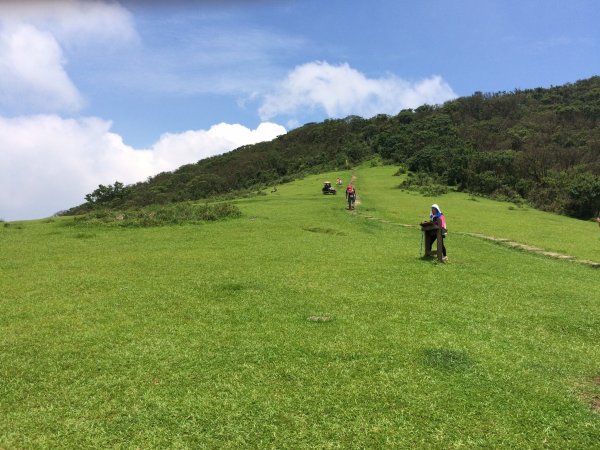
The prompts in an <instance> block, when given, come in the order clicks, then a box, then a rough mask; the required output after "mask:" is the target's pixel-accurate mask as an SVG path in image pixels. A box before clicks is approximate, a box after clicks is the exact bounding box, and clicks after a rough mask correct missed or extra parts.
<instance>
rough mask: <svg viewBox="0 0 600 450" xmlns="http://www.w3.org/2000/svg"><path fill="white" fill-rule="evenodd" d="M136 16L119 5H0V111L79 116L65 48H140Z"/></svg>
mask: <svg viewBox="0 0 600 450" xmlns="http://www.w3.org/2000/svg"><path fill="white" fill-rule="evenodd" d="M136 39H137V34H136V32H135V28H134V25H133V21H132V18H131V16H130V14H129V13H128V12H127V11H126V10H125V9H124V8H123V7H121V6H119V5H118V4H116V3H104V2H89V1H74V0H55V1H26V2H22V1H20V2H17V1H5V2H2V3H0V107H2V108H3V109H4V110H6V111H8V112H13V113H14V112H16V113H22V112H25V111H35V112H38V113H39V112H55V111H68V112H73V111H77V110H79V109H80V108H81V107H82V106H83V103H84V101H83V97H82V95H81V93H80V92H79V91H78V89H77V87H76V86H75V84H74V83H73V82H72V80H71V79H70V78H69V75H68V74H67V72H66V70H65V66H66V64H67V58H66V57H65V52H64V50H65V48H69V47H77V46H81V45H89V44H90V43H92V42H93V43H96V44H98V43H102V44H106V43H108V42H114V43H115V45H122V43H123V42H134V41H136Z"/></svg>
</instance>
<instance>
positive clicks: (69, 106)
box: [0, 25, 83, 111]
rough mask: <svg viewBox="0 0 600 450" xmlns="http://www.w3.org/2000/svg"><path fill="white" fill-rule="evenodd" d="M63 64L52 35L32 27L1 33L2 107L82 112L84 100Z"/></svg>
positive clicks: (0, 87)
mask: <svg viewBox="0 0 600 450" xmlns="http://www.w3.org/2000/svg"><path fill="white" fill-rule="evenodd" d="M64 64H65V59H64V57H63V53H62V50H61V48H60V46H59V45H58V43H57V42H56V40H55V39H54V37H53V36H52V35H51V34H49V33H46V32H42V31H40V30H38V29H36V28H34V27H32V26H30V25H21V26H19V27H16V28H14V29H12V30H10V31H3V32H0V104H1V105H4V106H5V107H8V108H9V109H16V110H19V109H21V108H27V107H34V108H36V109H38V110H40V109H41V110H43V111H56V110H68V111H73V110H77V109H79V108H80V107H81V105H82V103H83V100H82V97H81V95H80V93H79V91H78V90H77V88H76V87H75V85H74V84H73V83H72V82H71V80H70V79H69V76H68V75H67V73H66V72H65V70H64Z"/></svg>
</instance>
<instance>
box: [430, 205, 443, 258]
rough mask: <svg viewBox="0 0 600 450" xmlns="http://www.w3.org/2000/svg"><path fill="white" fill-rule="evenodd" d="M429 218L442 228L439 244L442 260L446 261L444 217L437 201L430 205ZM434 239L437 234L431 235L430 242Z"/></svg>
mask: <svg viewBox="0 0 600 450" xmlns="http://www.w3.org/2000/svg"><path fill="white" fill-rule="evenodd" d="M429 219H430V220H431V221H432V222H433V223H435V224H436V225H437V226H438V227H440V228H441V229H442V242H441V244H442V252H443V254H444V258H443V260H444V261H448V257H447V256H446V246H445V245H444V240H445V237H446V233H448V231H447V230H446V217H444V214H443V213H442V210H441V209H440V207H439V205H438V204H437V203H434V204H433V205H431V214H429ZM436 239H437V236H433V240H432V241H431V243H432V244H433V242H434V241H435V240H436Z"/></svg>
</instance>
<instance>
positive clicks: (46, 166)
mask: <svg viewBox="0 0 600 450" xmlns="http://www.w3.org/2000/svg"><path fill="white" fill-rule="evenodd" d="M599 11H600V9H599V8H598V7H597V5H596V3H595V2H594V1H592V0H587V1H584V0H573V1H569V2H564V1H556V0H547V1H531V0H521V1H513V0H504V1H500V0H488V1H486V0H479V1H475V0H462V1H460V0H457V1H452V2H449V1H441V0H423V1H419V2H414V1H412V2H409V1H401V0H395V1H393V0H371V1H368V2H367V1H365V2H360V1H354V2H349V1H347V0H346V1H341V0H328V1H316V0H306V1H300V0H296V1H294V0H280V1H275V0H271V1H270V0H262V1H260V0H247V1H244V0H237V1H227V0H223V1H217V0H212V1H188V2H186V1H183V0H180V1H178V2H167V1H145V2H144V1H140V0H125V1H123V2H115V1H80V0H60V1H58V0H56V1H53V0H46V1H33V0H32V1H27V0H24V1H23V0H21V1H18V2H17V1H13V2H11V1H5V2H2V3H0V218H3V219H5V220H17V219H29V218H37V217H44V216H47V215H50V214H52V213H54V212H56V211H58V210H61V209H65V208H68V207H70V206H73V205H75V204H78V203H81V202H82V201H83V196H84V195H85V194H86V193H88V192H90V191H91V190H93V188H95V187H96V186H97V185H98V184H99V183H103V184H107V183H112V182H114V181H115V180H120V181H124V182H126V183H132V182H135V181H140V180H144V179H145V178H147V177H148V176H151V175H153V174H155V173H158V172H160V171H163V170H173V169H175V168H176V167H178V166H179V165H181V164H185V163H190V162H195V161H197V160H199V159H201V158H204V157H207V156H211V155H214V154H219V153H223V152H226V151H229V150H232V149H233V148H236V147H238V146H240V145H244V144H248V143H253V142H258V141H260V140H269V139H272V138H273V137H275V136H276V135H278V134H282V133H285V132H286V130H290V129H291V128H294V127H296V126H299V125H302V124H303V123H306V122H311V121H321V120H324V119H326V118H328V117H345V116H347V115H350V114H357V115H361V116H363V117H370V116H372V115H374V114H377V113H387V114H396V113H397V112H398V111H399V110H401V109H403V108H409V107H412V108H414V107H417V106H419V105H421V104H423V103H442V102H444V101H446V100H449V99H452V98H455V97H457V96H463V95H470V94H472V93H473V92H475V91H483V92H496V91H510V90H513V89H515V88H521V89H524V88H533V87H549V86H551V85H560V84H564V83H566V82H574V81H577V80H579V79H582V78H587V77H590V76H593V75H597V74H598V73H599V71H600V31H599V28H598V27H597V23H599V19H600V12H599Z"/></svg>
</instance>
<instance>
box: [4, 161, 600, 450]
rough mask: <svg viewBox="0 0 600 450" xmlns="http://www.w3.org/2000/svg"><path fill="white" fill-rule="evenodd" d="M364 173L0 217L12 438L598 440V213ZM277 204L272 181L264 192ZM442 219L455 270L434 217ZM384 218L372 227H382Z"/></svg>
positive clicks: (397, 444) (113, 444)
mask: <svg viewBox="0 0 600 450" xmlns="http://www.w3.org/2000/svg"><path fill="white" fill-rule="evenodd" d="M394 171H395V169H394V168H390V167H375V168H361V169H357V170H356V171H355V175H356V176H357V181H356V187H357V191H358V194H359V199H360V205H359V206H358V208H357V212H356V213H352V212H349V211H346V210H345V209H344V206H345V205H344V197H343V194H342V195H336V196H322V195H321V194H320V187H321V182H322V180H323V179H324V178H325V177H329V178H333V179H335V177H336V175H340V176H342V178H344V179H346V180H347V179H349V177H350V173H348V172H347V173H341V174H327V175H324V176H319V177H308V178H306V179H304V180H300V181H297V182H294V183H290V184H287V185H282V186H279V187H278V191H277V192H276V193H268V194H267V195H266V196H257V197H252V198H248V199H241V200H239V201H236V204H237V205H238V206H239V207H240V208H241V210H242V212H243V216H242V217H241V218H237V219H229V220H225V221H220V222H211V223H205V224H201V225H177V226H164V227H154V228H119V227H108V226H102V225H86V224H79V225H76V226H74V225H72V219H71V218H59V219H55V220H50V221H37V222H24V223H20V224H18V223H11V224H9V225H8V226H2V225H3V224H0V246H1V247H0V248H1V253H0V311H1V312H2V314H1V315H0V410H1V411H2V414H0V448H1V449H18V448H27V449H30V448H31V449H38V448H76V449H85V448H193V449H197V448H232V449H233V448H278V449H280V448H289V449H299V448H475V447H481V448H560V449H564V448H572V449H576V448H580V449H592V448H600V412H599V411H598V408H599V407H600V345H599V342H600V296H598V292H600V272H599V271H598V269H594V268H591V267H587V266H584V265H580V264H576V263H573V262H569V261H560V260H557V259H552V258H548V257H544V256H540V255H536V254H530V253H527V252H524V251H516V250H513V249H510V248H506V247H504V246H501V245H497V244H494V243H492V242H487V241H484V240H481V239H477V238H473V237H471V236H468V235H466V234H464V233H467V232H474V233H482V234H486V235H490V236H496V237H504V238H509V239H513V240H516V241H518V242H521V243H525V244H532V245H536V246H539V247H542V248H544V249H548V250H553V251H560V252H563V253H567V254H570V255H573V256H576V257H578V258H582V259H591V260H594V261H598V260H599V257H598V254H599V253H598V251H599V250H600V230H599V229H598V226H597V225H596V224H594V223H592V222H581V221H576V220H573V219H569V218H566V217H559V216H556V215H552V214H546V213H542V212H539V211H535V210H532V209H527V208H516V207H514V206H512V205H510V204H507V203H500V202H493V201H490V200H486V199H481V198H477V199H470V198H469V197H468V196H467V195H464V194H458V193H450V194H447V195H444V196H441V197H439V198H435V199H431V198H423V197H420V196H418V195H415V194H412V193H407V192H403V191H400V190H399V189H396V188H395V186H397V185H398V184H399V183H400V180H399V178H398V177H393V176H392V174H393V173H394ZM267 192H268V191H267ZM433 200H435V202H436V203H439V204H440V206H441V207H442V209H443V210H444V212H445V214H446V218H447V221H448V227H449V230H450V234H449V236H448V238H447V248H448V255H449V257H450V263H449V264H446V265H444V264H438V263H437V262H435V261H434V260H429V259H422V258H420V238H421V236H420V232H419V230H418V228H409V227H404V226H399V225H401V224H413V225H414V224H417V223H418V222H419V221H421V220H424V219H426V218H427V214H428V209H429V206H430V204H431V203H432V201H433ZM367 216H368V217H367Z"/></svg>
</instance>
